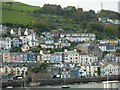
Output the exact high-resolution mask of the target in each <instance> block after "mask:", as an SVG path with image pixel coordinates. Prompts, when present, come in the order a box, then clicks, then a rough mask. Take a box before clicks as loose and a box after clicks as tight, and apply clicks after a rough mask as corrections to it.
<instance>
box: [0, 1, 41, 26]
mask: <svg viewBox="0 0 120 90" xmlns="http://www.w3.org/2000/svg"><path fill="white" fill-rule="evenodd" d="M35 9H39V7H35V6H30V5H26V4H22V3H18V2H14V3H13V6H12V7H11V6H10V5H9V4H8V3H5V2H4V3H2V23H13V24H29V23H31V22H35V21H36V19H37V18H36V17H34V16H33V11H34V10H35ZM28 10H29V13H28Z"/></svg>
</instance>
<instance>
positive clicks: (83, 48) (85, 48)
mask: <svg viewBox="0 0 120 90" xmlns="http://www.w3.org/2000/svg"><path fill="white" fill-rule="evenodd" d="M89 46H90V43H83V44H78V45H76V46H75V48H77V49H79V50H81V51H82V52H88V48H89Z"/></svg>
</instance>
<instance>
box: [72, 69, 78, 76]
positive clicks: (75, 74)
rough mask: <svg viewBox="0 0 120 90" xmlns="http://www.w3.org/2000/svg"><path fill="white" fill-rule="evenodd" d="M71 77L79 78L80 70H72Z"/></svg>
mask: <svg viewBox="0 0 120 90" xmlns="http://www.w3.org/2000/svg"><path fill="white" fill-rule="evenodd" d="M70 76H74V77H79V76H80V69H70Z"/></svg>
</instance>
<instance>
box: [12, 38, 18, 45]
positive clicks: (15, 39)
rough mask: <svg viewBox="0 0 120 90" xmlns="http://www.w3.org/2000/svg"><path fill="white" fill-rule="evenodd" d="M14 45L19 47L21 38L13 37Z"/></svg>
mask: <svg viewBox="0 0 120 90" xmlns="http://www.w3.org/2000/svg"><path fill="white" fill-rule="evenodd" d="M13 46H14V47H19V46H20V43H19V39H18V38H14V39H13Z"/></svg>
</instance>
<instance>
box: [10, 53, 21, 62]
mask: <svg viewBox="0 0 120 90" xmlns="http://www.w3.org/2000/svg"><path fill="white" fill-rule="evenodd" d="M10 62H20V54H19V53H17V52H14V53H10Z"/></svg>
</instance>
